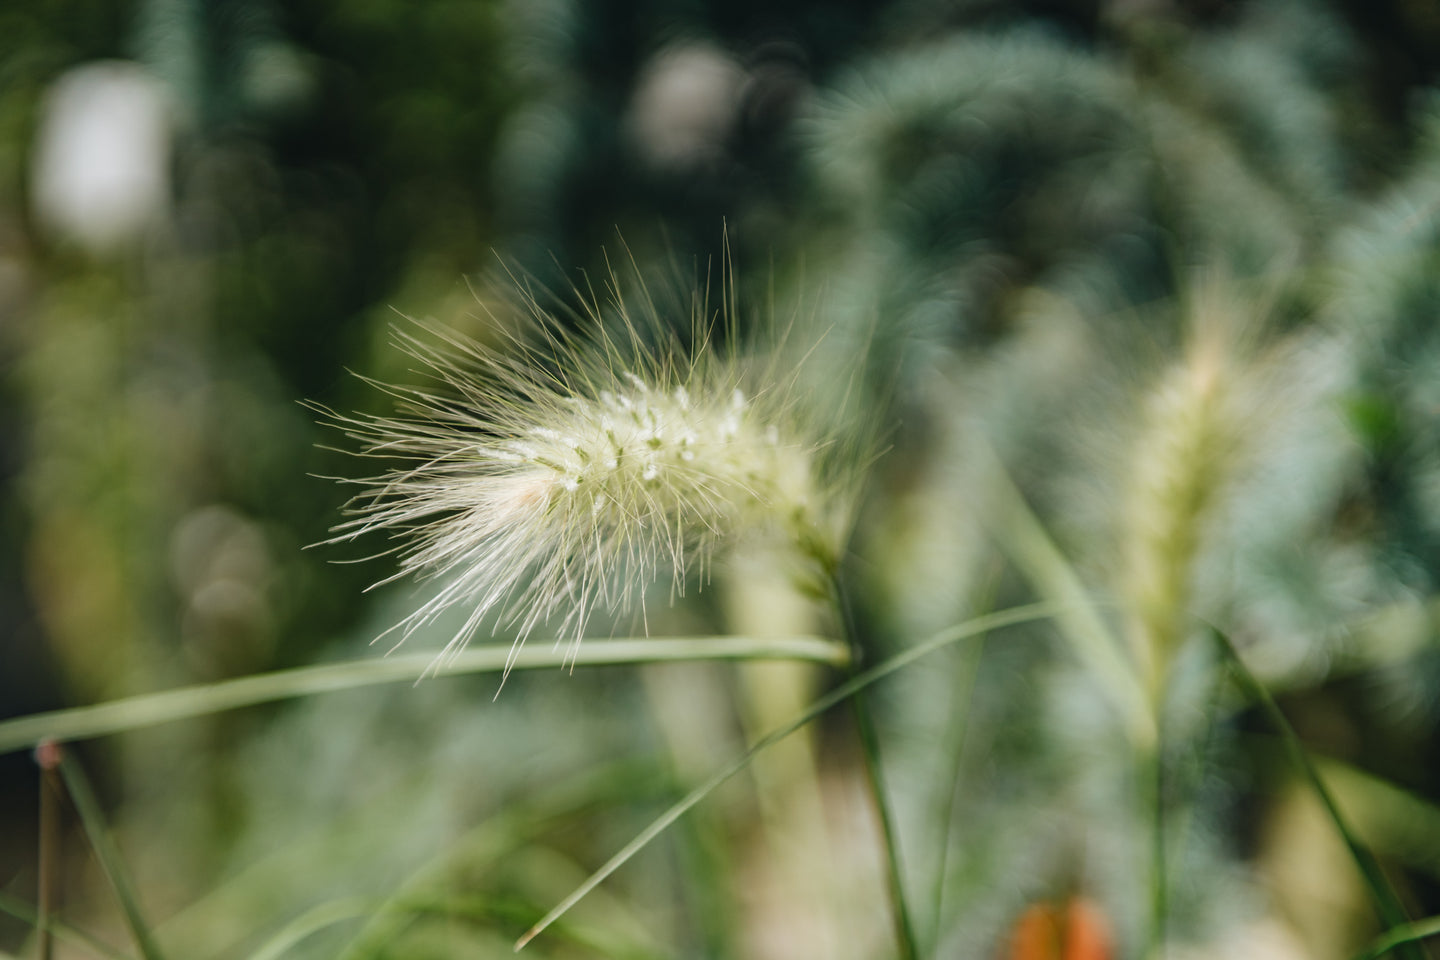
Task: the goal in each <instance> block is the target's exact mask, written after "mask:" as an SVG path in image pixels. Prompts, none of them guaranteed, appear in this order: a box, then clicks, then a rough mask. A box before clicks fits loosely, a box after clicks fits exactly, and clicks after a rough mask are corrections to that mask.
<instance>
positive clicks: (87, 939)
mask: <svg viewBox="0 0 1440 960" xmlns="http://www.w3.org/2000/svg"><path fill="white" fill-rule="evenodd" d="M0 913H5V914H9V915H10V916H12V917H14V918H15V919H17V920H21V921H23V922H25V923H29V924H32V925H34V924H39V923H40V920H41V918H40V912H39V911H38V910H36V909H35V908H34V907H32V906H30V905H29V904H28V903H26V902H25V901H23V900H21V899H19V898H17V897H12V896H10V895H9V894H8V893H4V892H0ZM45 925H46V926H47V927H49V928H50V932H51V933H53V934H55V939H57V940H64V941H65V942H66V943H72V944H75V945H76V946H79V947H85V948H86V949H88V950H90V952H91V953H94V954H95V955H96V956H98V957H105V958H107V960H131V957H130V955H129V954H127V953H121V952H120V951H119V950H116V949H115V948H114V947H112V946H110V945H109V944H108V943H105V942H103V941H101V940H97V939H96V938H95V937H92V936H91V935H90V934H88V933H86V932H85V931H84V930H77V929H75V928H74V927H71V926H68V925H66V924H63V923H61V922H60V921H58V920H56V919H55V918H54V917H50V918H48V919H47V920H46V921H45Z"/></svg>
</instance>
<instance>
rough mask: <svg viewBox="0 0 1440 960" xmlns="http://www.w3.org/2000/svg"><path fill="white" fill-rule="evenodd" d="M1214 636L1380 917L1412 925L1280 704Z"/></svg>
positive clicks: (1416, 957)
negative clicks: (1318, 807)
mask: <svg viewBox="0 0 1440 960" xmlns="http://www.w3.org/2000/svg"><path fill="white" fill-rule="evenodd" d="M1210 634H1211V636H1212V637H1213V638H1214V640H1215V643H1216V644H1217V645H1218V646H1219V648H1220V652H1221V655H1222V656H1223V657H1224V658H1225V660H1226V662H1227V663H1229V665H1230V669H1231V673H1232V675H1233V676H1234V677H1235V679H1236V680H1237V681H1238V682H1239V684H1240V687H1241V689H1242V690H1244V692H1245V694H1246V695H1247V696H1249V697H1251V698H1252V699H1253V700H1254V701H1255V702H1256V703H1258V704H1259V705H1260V708H1261V710H1262V711H1264V713H1265V716H1266V717H1267V718H1268V719H1269V721H1270V723H1271V724H1272V725H1273V726H1274V727H1275V729H1276V731H1277V732H1279V734H1280V739H1281V740H1282V741H1283V742H1284V744H1285V752H1286V753H1287V754H1289V756H1290V760H1291V762H1292V763H1293V764H1294V765H1295V768H1296V769H1297V770H1299V771H1300V773H1301V775H1302V776H1304V778H1305V779H1306V781H1307V782H1308V783H1309V784H1310V787H1311V789H1312V790H1314V791H1315V796H1316V797H1318V798H1319V800H1320V803H1321V804H1322V805H1323V806H1324V808H1325V813H1326V814H1327V815H1328V816H1329V818H1330V822H1331V823H1332V824H1333V825H1334V826H1335V830H1336V832H1338V833H1339V834H1340V838H1341V839H1342V840H1344V841H1345V846H1346V847H1347V848H1348V849H1349V851H1350V856H1351V858H1352V859H1353V860H1354V861H1355V865H1356V867H1358V868H1359V870H1360V875H1361V876H1362V877H1363V878H1364V880H1365V885H1366V887H1367V888H1368V889H1369V891H1370V896H1371V899H1372V900H1374V902H1375V910H1376V912H1377V913H1378V914H1379V915H1380V919H1381V921H1382V922H1383V923H1384V924H1385V925H1386V926H1387V927H1391V928H1399V927H1403V926H1406V925H1408V923H1409V917H1408V916H1407V915H1406V913H1405V907H1404V906H1403V905H1402V904H1401V903H1400V897H1399V896H1398V895H1397V894H1396V893H1395V890H1394V888H1393V887H1391V885H1390V880H1389V879H1388V878H1387V877H1386V876H1385V872H1384V871H1383V870H1381V869H1380V863H1379V861H1378V860H1376V859H1375V855H1374V854H1373V853H1371V852H1370V851H1369V849H1367V848H1366V847H1364V846H1363V845H1361V843H1360V841H1359V840H1358V839H1357V838H1356V836H1355V834H1354V832H1353V831H1352V830H1351V829H1350V825H1349V823H1348V822H1347V821H1346V819H1345V817H1344V816H1343V815H1342V814H1341V813H1340V808H1339V806H1338V805H1337V804H1336V803H1335V798H1334V797H1333V796H1332V795H1331V793H1330V789H1329V788H1328V787H1326V786H1325V781H1324V780H1322V779H1321V778H1320V772H1319V770H1317V769H1316V767H1315V764H1314V763H1313V762H1312V761H1311V760H1310V755H1309V754H1308V753H1307V752H1306V751H1305V745H1304V744H1303V743H1301V741H1300V737H1299V735H1298V734H1296V732H1295V728H1294V727H1292V726H1290V721H1289V720H1287V719H1286V718H1285V714H1284V712H1283V711H1282V710H1281V709H1280V706H1279V704H1277V703H1276V702H1275V698H1274V697H1272V696H1271V695H1270V691H1269V690H1267V689H1265V685H1264V684H1262V683H1261V682H1260V681H1259V680H1258V679H1256V677H1255V675H1254V674H1252V673H1251V672H1250V670H1249V668H1248V667H1246V666H1245V662H1244V661H1243V660H1241V659H1240V652H1239V651H1238V650H1236V649H1235V645H1234V644H1233V643H1231V642H1230V638H1229V637H1227V636H1226V635H1225V633H1224V632H1223V631H1221V630H1220V629H1219V628H1218V627H1215V626H1213V625H1212V626H1211V627H1210ZM1397 946H1400V944H1397ZM1401 955H1402V956H1404V957H1407V958H1411V960H1423V958H1424V957H1425V952H1424V950H1423V949H1421V948H1419V947H1418V946H1414V945H1413V944H1409V945H1408V949H1404V950H1402V951H1401Z"/></svg>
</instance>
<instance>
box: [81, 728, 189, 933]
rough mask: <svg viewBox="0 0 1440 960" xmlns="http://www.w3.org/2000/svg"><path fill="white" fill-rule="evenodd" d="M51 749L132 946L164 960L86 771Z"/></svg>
mask: <svg viewBox="0 0 1440 960" xmlns="http://www.w3.org/2000/svg"><path fill="white" fill-rule="evenodd" d="M54 749H55V750H57V751H58V752H59V763H58V766H59V769H60V776H61V778H62V779H63V780H64V781H65V789H66V790H68V791H69V792H70V800H71V802H73V803H74V804H75V812H76V813H78V814H79V815H80V823H81V824H82V825H83V826H84V828H85V835H86V837H87V838H88V839H89V840H90V847H91V849H93V850H94V851H95V858H96V859H97V860H99V861H100V869H101V870H102V871H103V872H104V874H105V879H106V880H108V881H109V882H110V888H111V889H112V890H113V891H114V892H115V898H116V899H117V900H118V901H119V902H120V909H121V911H122V912H123V913H124V914H125V923H126V925H127V926H128V927H129V928H130V934H131V936H133V937H134V938H135V946H136V947H137V948H138V949H139V950H140V955H141V956H142V957H144V958H145V960H164V954H162V953H161V952H160V946H159V944H157V943H156V942H155V938H154V937H153V936H151V935H150V927H149V925H148V924H147V923H146V922H145V917H144V915H143V914H142V913H141V912H140V901H139V899H138V898H137V897H136V896H135V887H134V885H133V884H132V883H131V882H130V874H129V871H128V870H126V868H125V862H124V860H123V859H122V858H121V856H120V848H119V847H117V846H116V845H115V839H114V837H112V836H111V834H110V829H109V827H108V826H107V825H106V823H105V815H104V813H103V812H102V811H101V809H100V801H99V800H97V799H96V797H95V791H94V790H93V789H92V788H91V786H90V778H89V777H87V776H85V771H84V770H82V769H81V767H80V764H79V763H78V762H76V760H75V758H74V757H73V756H71V754H70V752H69V751H67V750H64V749H62V748H60V747H59V745H54Z"/></svg>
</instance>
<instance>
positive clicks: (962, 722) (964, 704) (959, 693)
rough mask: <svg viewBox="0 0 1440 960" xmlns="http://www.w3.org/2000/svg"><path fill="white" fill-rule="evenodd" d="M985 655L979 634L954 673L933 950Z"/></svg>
mask: <svg viewBox="0 0 1440 960" xmlns="http://www.w3.org/2000/svg"><path fill="white" fill-rule="evenodd" d="M984 651H985V637H984V635H983V634H982V635H981V636H979V637H977V638H976V641H975V646H974V648H973V649H968V650H966V651H964V658H963V660H962V662H961V664H960V668H959V669H958V670H957V671H956V673H957V677H956V684H955V687H956V689H955V697H954V700H953V701H952V702H953V710H952V712H951V719H950V723H949V736H947V737H946V741H947V742H948V743H949V744H950V745H951V747H950V749H949V750H946V751H945V755H946V756H947V757H949V758H950V759H951V764H950V766H949V767H948V768H947V770H946V776H945V777H943V778H942V780H941V782H942V783H944V784H945V786H946V789H945V792H944V795H943V797H942V798H941V800H940V802H939V803H938V804H937V806H938V808H939V809H938V810H937V811H936V813H937V815H936V817H935V822H936V823H937V824H939V825H940V836H939V838H938V843H939V849H938V850H937V856H938V857H939V862H938V863H937V865H936V868H935V890H934V894H933V900H934V903H933V904H932V906H933V907H934V911H933V920H932V922H931V924H930V931H929V933H930V941H929V943H930V947H931V949H932V950H933V949H934V948H936V947H938V946H939V943H940V934H941V930H940V924H941V918H943V917H944V916H945V882H946V879H947V877H948V875H949V872H950V866H949V859H950V856H949V855H950V827H951V824H953V823H954V822H955V798H956V795H957V794H958V793H959V784H960V770H961V766H962V763H963V760H964V755H965V741H966V739H967V738H968V734H969V730H970V709H971V702H972V699H973V697H974V695H975V681H976V678H977V677H978V676H979V674H980V658H981V656H982V655H983V654H984Z"/></svg>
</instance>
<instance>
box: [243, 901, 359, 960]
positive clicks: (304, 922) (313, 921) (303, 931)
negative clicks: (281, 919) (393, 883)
mask: <svg viewBox="0 0 1440 960" xmlns="http://www.w3.org/2000/svg"><path fill="white" fill-rule="evenodd" d="M373 909H374V904H372V903H370V902H369V901H366V900H358V899H346V900H331V901H330V902H328V903H322V904H320V905H318V906H316V907H312V908H311V909H309V910H306V911H305V912H304V913H302V914H300V916H298V917H296V918H295V919H294V920H291V921H290V922H289V923H287V924H285V926H283V927H281V928H280V929H279V930H278V931H276V933H275V935H274V936H272V937H271V938H270V939H269V940H267V941H265V942H264V943H263V944H261V945H260V948H259V949H258V950H256V951H255V952H254V953H252V954H250V960H278V958H279V957H282V956H284V955H285V953H286V951H288V950H289V949H290V948H291V947H293V946H295V944H297V943H299V942H300V941H301V940H304V939H305V938H306V937H308V936H310V935H311V934H312V933H318V932H319V931H321V930H324V929H325V928H326V927H330V926H334V925H335V924H337V923H344V922H345V921H346V920H358V919H360V918H362V917H365V916H368V915H369V914H370V912H371V911H372V910H373Z"/></svg>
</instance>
